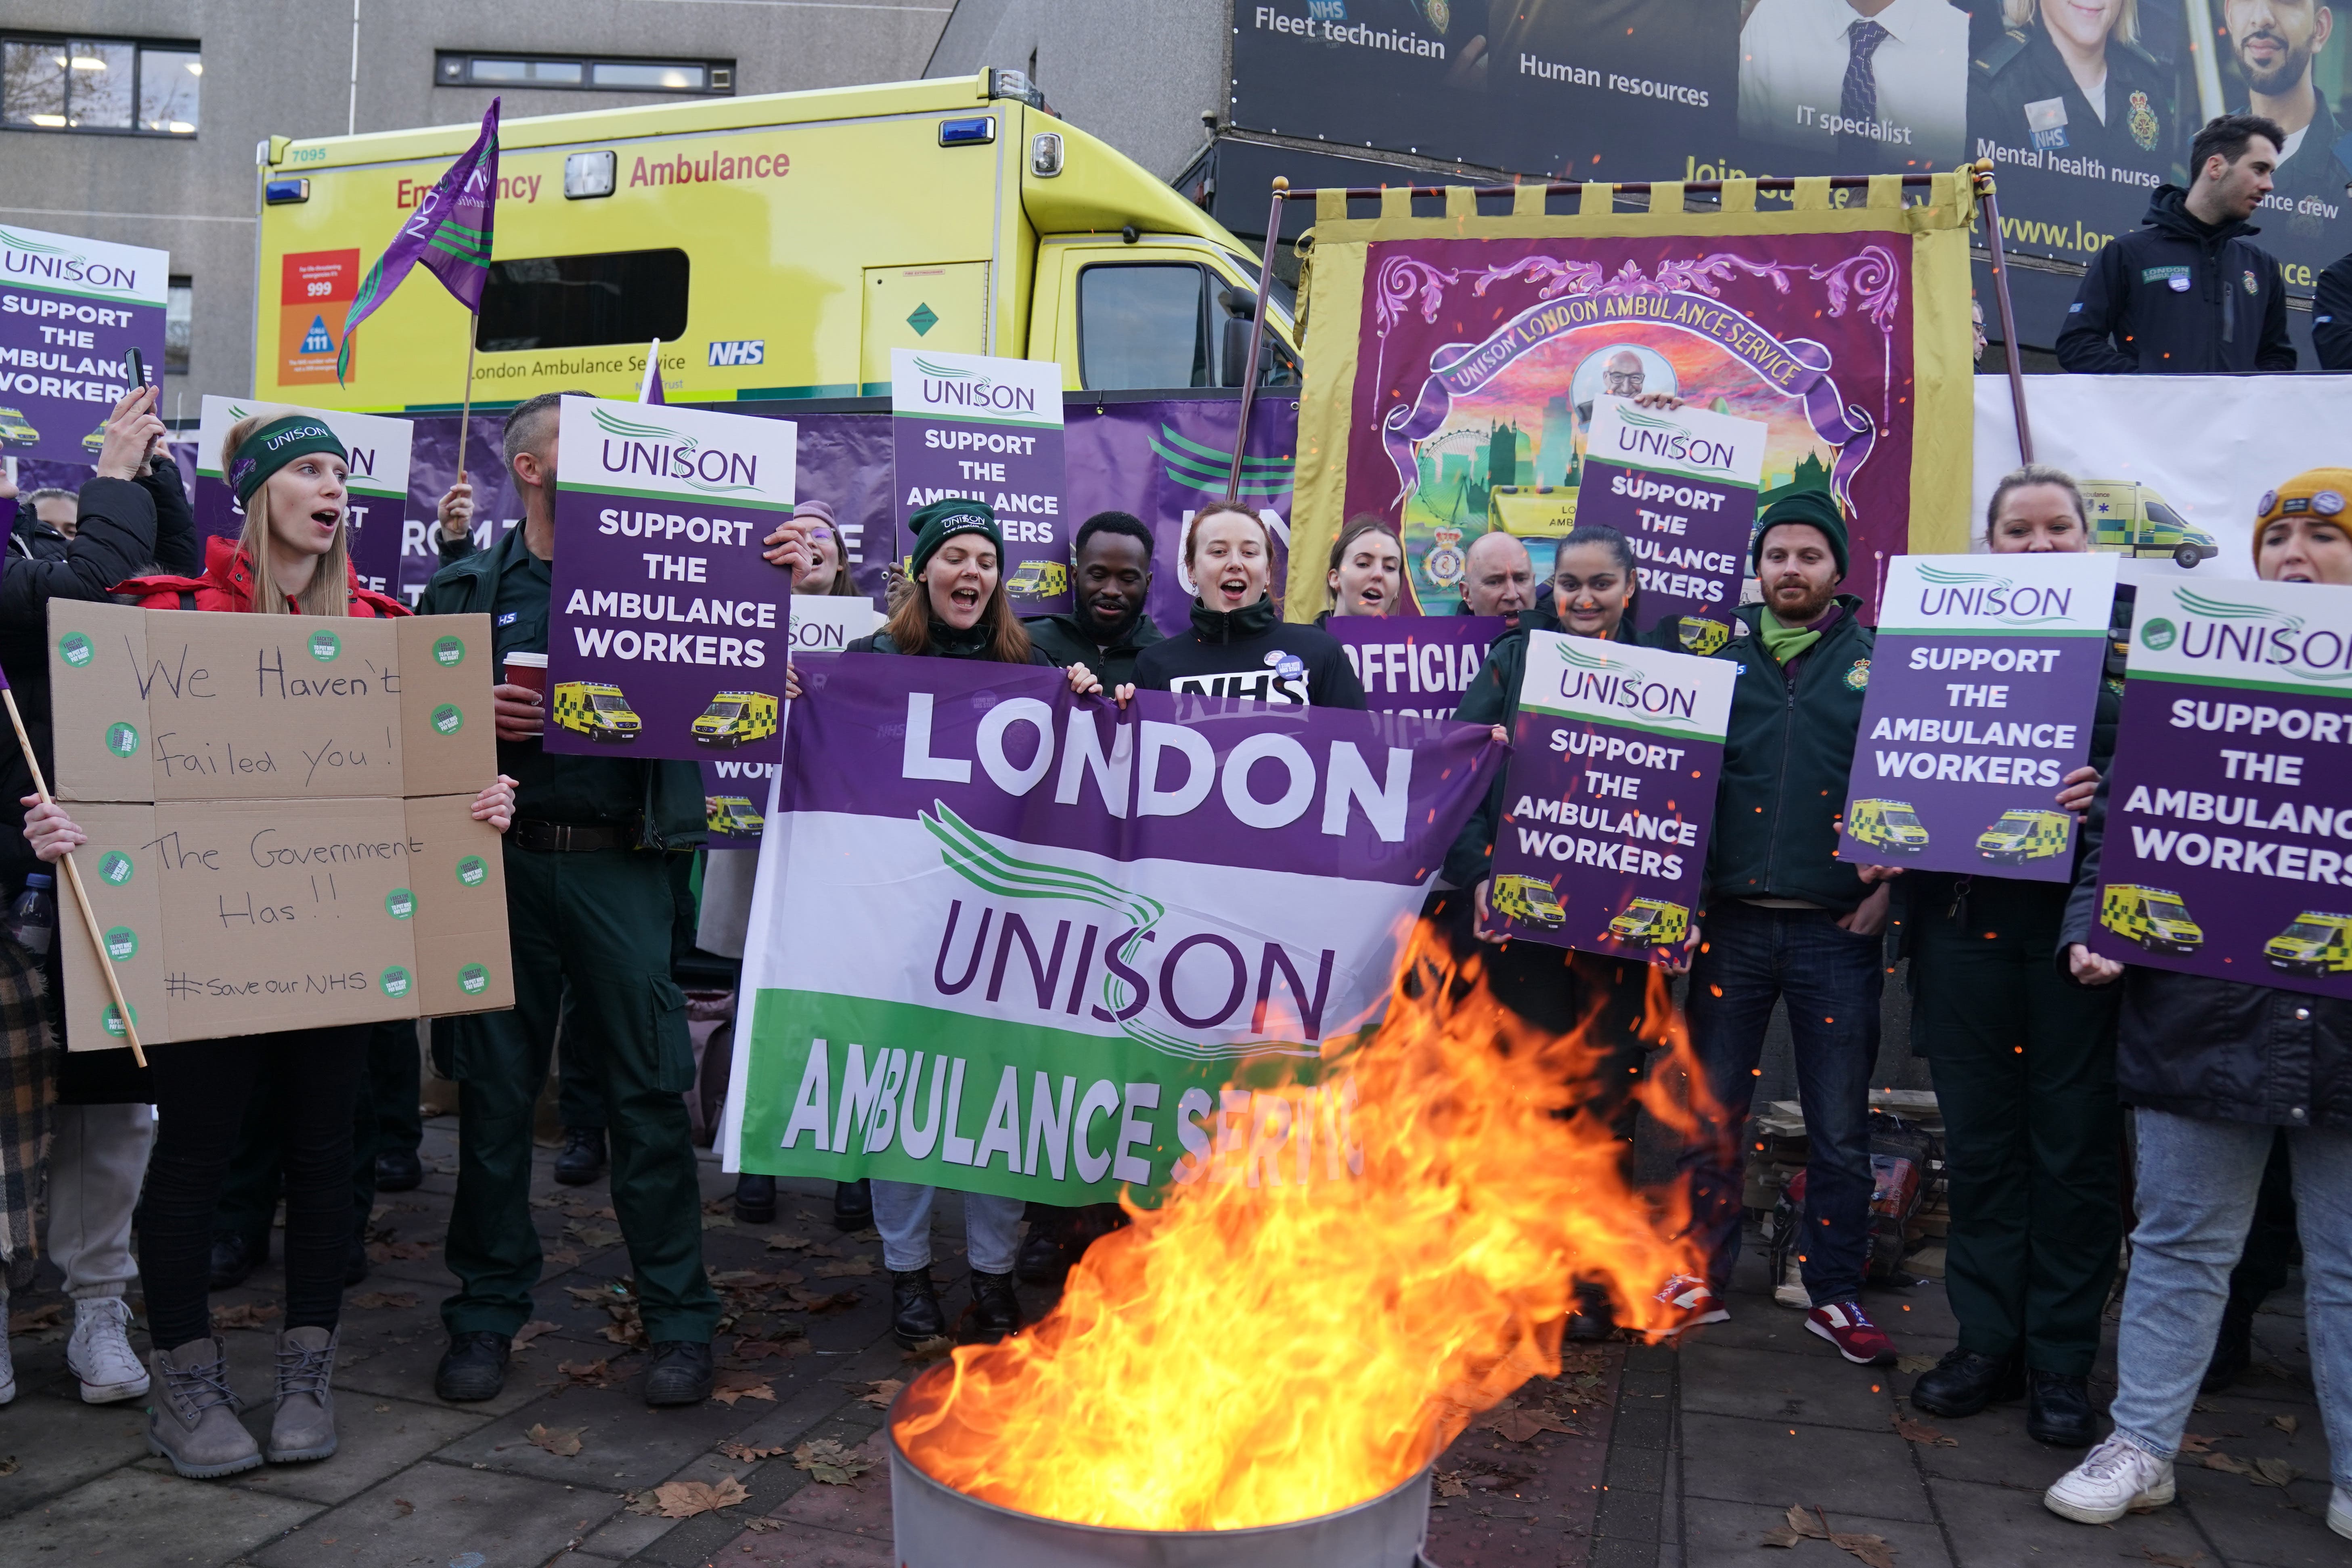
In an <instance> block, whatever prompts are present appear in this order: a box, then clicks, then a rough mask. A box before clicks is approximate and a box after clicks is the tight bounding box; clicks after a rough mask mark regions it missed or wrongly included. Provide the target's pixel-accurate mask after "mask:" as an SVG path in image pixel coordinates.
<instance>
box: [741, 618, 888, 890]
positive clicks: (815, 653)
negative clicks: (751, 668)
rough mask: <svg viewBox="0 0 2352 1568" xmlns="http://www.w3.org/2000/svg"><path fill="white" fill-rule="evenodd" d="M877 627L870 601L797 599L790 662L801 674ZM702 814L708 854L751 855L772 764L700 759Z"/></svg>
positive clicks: (787, 714) (788, 710) (789, 717)
mask: <svg viewBox="0 0 2352 1568" xmlns="http://www.w3.org/2000/svg"><path fill="white" fill-rule="evenodd" d="M881 624H882V616H881V612H880V611H878V610H877V609H875V607H874V603H873V601H872V600H870V599H866V598H864V597H862V596H859V595H847V594H845V595H839V596H835V595H823V596H818V595H803V596H801V597H800V598H797V599H794V600H793V634H792V635H793V659H794V660H795V661H797V662H799V663H800V664H801V665H802V667H803V668H806V667H807V663H808V661H810V660H812V659H816V660H822V659H826V658H832V657H834V656H835V655H836V654H839V653H841V652H842V651H843V650H844V649H845V648H846V647H848V646H849V645H850V644H851V643H853V642H855V641H856V640H857V639H858V638H859V637H865V636H866V635H867V634H868V633H870V632H872V631H873V630H874V629H875V628H876V627H877V626H880V625H881ZM783 721H784V724H785V727H786V728H787V730H789V729H790V727H791V725H792V721H793V712H792V706H791V704H789V703H787V704H786V705H785V707H784V713H783ZM701 763H702V810H703V817H704V820H705V824H706V826H709V829H710V838H709V843H708V844H707V845H706V846H705V847H707V848H711V849H757V848H758V847H760V834H761V829H762V828H764V827H765V826H766V825H767V818H768V811H769V799H768V797H769V795H770V793H771V791H772V788H773V786H774V784H775V778H776V764H775V763H751V762H739V761H732V760H730V761H724V762H721V761H717V760H715V759H713V758H711V757H708V756H706V757H703V758H702V759H701Z"/></svg>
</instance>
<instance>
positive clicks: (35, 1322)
mask: <svg viewBox="0 0 2352 1568" xmlns="http://www.w3.org/2000/svg"><path fill="white" fill-rule="evenodd" d="M65 1310H66V1304H65V1303H64V1302H63V1301H49V1302H45V1303H44V1304H42V1305H41V1306H38V1307H35V1308H33V1309H32V1310H29V1311H24V1312H11V1313H10V1314H8V1331H9V1332H10V1333H12V1334H29V1333H34V1332H37V1331H39V1330H42V1329H47V1328H52V1327H55V1326H56V1324H57V1321H58V1319H59V1318H61V1317H63V1316H64V1315H65Z"/></svg>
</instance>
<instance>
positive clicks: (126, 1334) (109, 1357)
mask: <svg viewBox="0 0 2352 1568" xmlns="http://www.w3.org/2000/svg"><path fill="white" fill-rule="evenodd" d="M66 1365H67V1366H68V1367H70V1368H72V1369H73V1374H74V1375H75V1376H76V1377H78V1378H79V1379H80V1380H81V1399H82V1403H83V1404H85V1405H112V1404H114V1403H116V1402H117V1401H119V1400H124V1399H136V1398H138V1397H139V1396H140V1395H141V1394H144V1393H146V1392H147V1386H148V1378H147V1367H146V1363H143V1362H142V1361H141V1360H140V1359H139V1354H138V1352H135V1351H133V1350H132V1349H131V1308H130V1306H129V1305H128V1304H127V1303H126V1302H124V1300H122V1298H121V1297H120V1296H85V1297H83V1298H82V1299H81V1300H78V1301H76V1302H75V1303H74V1331H73V1339H72V1340H71V1341H70V1342H68V1344H67V1345H66Z"/></svg>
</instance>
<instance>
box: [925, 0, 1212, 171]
mask: <svg viewBox="0 0 2352 1568" xmlns="http://www.w3.org/2000/svg"><path fill="white" fill-rule="evenodd" d="M1232 21H1233V6H1232V5H1231V0H1152V3H1151V4H1150V5H1144V4H1139V3H1138V0H957V5H956V8H955V15H954V16H952V17H950V19H949V21H948V25H947V27H946V30H945V31H943V32H942V33H941V34H940V40H939V47H937V48H936V49H934V50H933V51H932V53H931V58H930V64H929V67H928V68H926V69H925V70H924V71H923V74H924V75H925V76H963V75H966V74H968V73H970V72H971V71H975V70H978V69H980V68H982V67H983V66H1007V67H1010V68H1013V69H1014V70H1022V71H1029V72H1030V73H1031V75H1032V76H1033V78H1034V79H1035V81H1036V83H1037V85H1038V86H1039V87H1041V88H1043V89H1045V101H1046V102H1048V103H1050V104H1052V105H1053V107H1054V111H1055V113H1057V114H1060V115H1062V116H1064V117H1065V118H1066V119H1067V120H1068V121H1070V123H1072V124H1073V125H1076V126H1079V127H1081V128H1082V129H1084V130H1086V131H1087V132H1091V133H1092V134H1094V135H1097V136H1099V137H1101V138H1102V139H1103V140H1104V141H1106V142H1109V143H1110V144H1111V145H1112V146H1114V147H1116V148H1118V150H1119V151H1120V152H1122V153H1126V154H1127V155H1128V156H1129V157H1130V158H1132V159H1134V160H1135V161H1136V162H1137V163H1140V164H1142V165H1143V166H1144V167H1145V168H1146V169H1149V170H1150V172H1151V173H1153V174H1157V175H1159V176H1160V178H1161V179H1163V180H1164V179H1168V178H1170V177H1171V176H1173V175H1174V174H1176V173H1177V172H1178V171H1179V170H1181V169H1182V168H1183V167H1184V165H1185V164H1186V163H1190V162H1191V161H1192V154H1193V153H1197V152H1199V151H1200V150H1201V145H1202V142H1205V141H1206V140H1207V139H1208V138H1207V132H1205V131H1203V130H1202V125H1201V114H1202V110H1215V111H1216V114H1217V116H1218V118H1219V119H1220V120H1222V119H1223V117H1224V113H1225V104H1226V101H1227V100H1228V98H1229V97H1230V96H1231V93H1230V88H1231V71H1230V69H1229V62H1230V60H1231V59H1232V57H1233V33H1232ZM1033 60H1034V68H1033V66H1032V63H1031V62H1032V61H1033Z"/></svg>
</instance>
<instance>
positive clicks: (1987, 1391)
mask: <svg viewBox="0 0 2352 1568" xmlns="http://www.w3.org/2000/svg"><path fill="white" fill-rule="evenodd" d="M2024 1392H2025V1368H2024V1364H2023V1363H2021V1362H2020V1361H2019V1360H2018V1358H2017V1354H2016V1352H2013V1351H2012V1352H2010V1353H2009V1354H2008V1355H2005V1356H2000V1357H1994V1356H1985V1355H1979V1354H1977V1352H1974V1351H1961V1350H1953V1351H1946V1352H1944V1359H1943V1360H1941V1361H1939V1362H1937V1363H1936V1364H1935V1365H1934V1366H1933V1367H1930V1368H1929V1369H1928V1370H1927V1371H1926V1372H1923V1373H1920V1374H1919V1381H1918V1382H1916V1383H1915V1384H1912V1385H1911V1403H1912V1405H1915V1406H1916V1407H1917V1408H1918V1409H1921V1410H1924V1411H1926V1412H1927V1414H1928V1415H1941V1416H1944V1417H1946V1418H1947V1419H1951V1420H1957V1419H1958V1418H1959V1417H1960V1416H1963V1415H1975V1414H1976V1413H1977V1412H1978V1411H1979V1410H1982V1409H1983V1408H1984V1407H1985V1406H1986V1405H1993V1404H1997V1403H2000V1402H2003V1401H2007V1400H2011V1399H2015V1398H2016V1397H2017V1396H2018V1395H2020V1394H2023V1393H2024Z"/></svg>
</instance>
